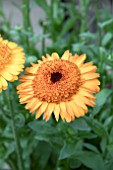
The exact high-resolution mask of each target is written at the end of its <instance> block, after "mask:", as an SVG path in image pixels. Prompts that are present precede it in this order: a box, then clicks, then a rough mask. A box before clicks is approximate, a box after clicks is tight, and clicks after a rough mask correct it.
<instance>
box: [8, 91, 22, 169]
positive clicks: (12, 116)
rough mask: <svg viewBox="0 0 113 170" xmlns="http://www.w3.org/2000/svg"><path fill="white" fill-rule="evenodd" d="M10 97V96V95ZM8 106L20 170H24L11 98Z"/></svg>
mask: <svg viewBox="0 0 113 170" xmlns="http://www.w3.org/2000/svg"><path fill="white" fill-rule="evenodd" d="M8 92H9V91H8ZM8 96H10V94H9V95H8ZM8 106H9V110H10V115H11V119H12V130H13V134H14V140H15V145H16V153H17V160H18V170H24V164H23V160H22V155H21V147H20V141H19V136H18V131H17V128H16V125H15V120H14V117H15V115H14V109H13V105H12V102H11V99H10V98H9V97H8Z"/></svg>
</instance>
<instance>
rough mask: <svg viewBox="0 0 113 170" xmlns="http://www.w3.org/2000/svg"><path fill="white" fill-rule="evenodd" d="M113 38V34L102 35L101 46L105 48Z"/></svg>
mask: <svg viewBox="0 0 113 170" xmlns="http://www.w3.org/2000/svg"><path fill="white" fill-rule="evenodd" d="M112 38H113V34H112V33H110V32H108V33H107V34H105V35H104V37H103V39H102V45H103V46H106V45H107V44H108V43H109V42H110V41H111V40H112Z"/></svg>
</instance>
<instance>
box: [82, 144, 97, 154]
mask: <svg viewBox="0 0 113 170" xmlns="http://www.w3.org/2000/svg"><path fill="white" fill-rule="evenodd" d="M83 146H84V147H85V148H87V149H88V150H90V151H93V152H95V153H97V154H99V150H98V148H96V146H94V145H92V144H90V143H84V144H83Z"/></svg>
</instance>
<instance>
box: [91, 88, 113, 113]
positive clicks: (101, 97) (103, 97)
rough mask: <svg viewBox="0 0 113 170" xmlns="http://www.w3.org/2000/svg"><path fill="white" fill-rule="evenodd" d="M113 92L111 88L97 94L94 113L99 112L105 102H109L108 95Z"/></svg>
mask: <svg viewBox="0 0 113 170" xmlns="http://www.w3.org/2000/svg"><path fill="white" fill-rule="evenodd" d="M111 93H112V90H110V89H106V88H105V89H102V90H101V91H100V92H99V93H98V94H97V95H96V98H97V99H96V105H95V107H94V109H93V112H94V113H98V112H99V111H100V109H101V108H102V107H103V106H104V104H105V103H106V102H107V100H108V97H109V96H110V94H111Z"/></svg>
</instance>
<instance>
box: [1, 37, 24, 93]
mask: <svg viewBox="0 0 113 170" xmlns="http://www.w3.org/2000/svg"><path fill="white" fill-rule="evenodd" d="M24 62H25V57H24V53H23V49H22V48H20V47H18V46H17V44H16V43H14V42H10V41H8V40H3V39H2V37H1V36H0V91H2V90H6V89H7V87H8V82H7V81H10V82H12V81H15V80H17V79H18V76H17V75H18V74H19V73H20V72H21V71H23V68H24V65H23V64H24Z"/></svg>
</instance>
